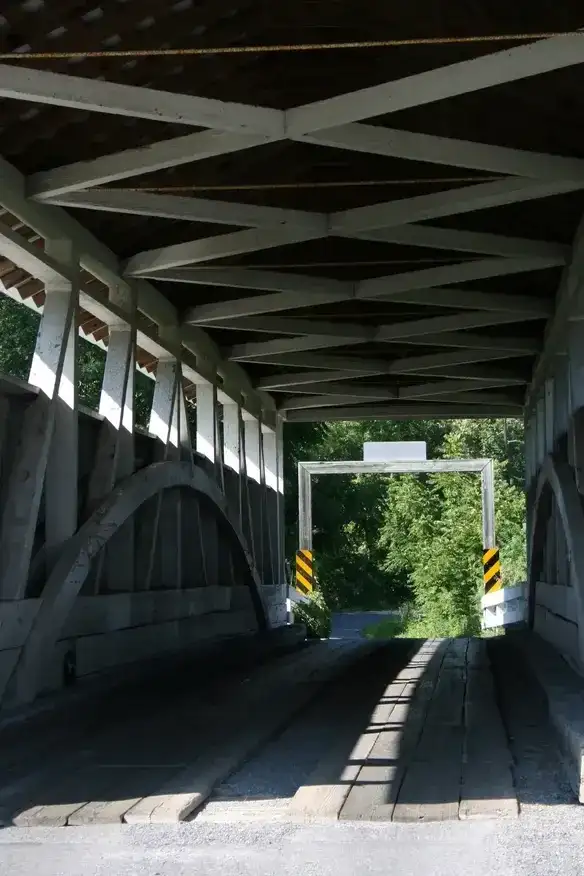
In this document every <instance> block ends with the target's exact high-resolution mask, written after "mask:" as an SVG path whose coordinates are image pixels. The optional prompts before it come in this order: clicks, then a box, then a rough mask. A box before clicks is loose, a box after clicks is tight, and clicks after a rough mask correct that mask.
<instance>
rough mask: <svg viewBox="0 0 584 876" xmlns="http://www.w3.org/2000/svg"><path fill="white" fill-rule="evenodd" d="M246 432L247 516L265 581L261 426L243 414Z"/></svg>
mask: <svg viewBox="0 0 584 876" xmlns="http://www.w3.org/2000/svg"><path fill="white" fill-rule="evenodd" d="M243 426H244V432H245V466H246V472H247V498H248V501H247V514H248V521H249V524H248V525H249V529H250V533H251V537H252V541H253V552H254V559H255V564H256V567H257V570H258V572H259V574H260V577H261V578H262V580H263V579H264V555H263V514H262V494H261V484H262V472H261V457H260V440H261V425H260V421H259V420H257V419H256V418H255V417H253V416H252V415H251V414H249V413H248V412H247V411H244V413H243Z"/></svg>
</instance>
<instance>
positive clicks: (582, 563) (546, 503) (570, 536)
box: [529, 456, 584, 662]
mask: <svg viewBox="0 0 584 876" xmlns="http://www.w3.org/2000/svg"><path fill="white" fill-rule="evenodd" d="M553 499H555V501H556V504H557V507H558V511H559V513H560V519H561V521H562V526H563V529H564V535H565V538H566V544H567V546H568V552H569V558H570V571H571V574H572V576H573V581H574V591H575V596H576V611H577V617H578V651H579V655H580V661H581V662H584V616H583V608H584V593H583V590H582V588H583V587H584V510H583V508H582V500H581V498H580V493H579V492H578V488H577V486H576V481H575V479H574V475H573V472H572V469H571V468H570V466H569V465H568V464H567V463H565V462H562V461H559V460H557V459H554V457H553V456H547V457H546V458H545V460H544V462H543V464H542V466H541V469H540V472H539V477H538V480H537V484H536V488H535V495H534V498H533V505H532V512H531V513H532V526H531V535H530V539H529V558H530V563H529V611H530V623H531V625H532V626H533V616H534V611H535V595H536V594H535V590H536V586H537V582H538V580H539V576H540V572H541V569H542V564H543V550H544V544H545V536H546V524H547V521H548V519H549V517H550V514H551V509H552V500H553Z"/></svg>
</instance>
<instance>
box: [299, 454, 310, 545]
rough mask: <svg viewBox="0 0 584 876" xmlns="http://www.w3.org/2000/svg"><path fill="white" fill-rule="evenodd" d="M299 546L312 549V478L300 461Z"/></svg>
mask: <svg viewBox="0 0 584 876" xmlns="http://www.w3.org/2000/svg"><path fill="white" fill-rule="evenodd" d="M298 548H299V549H300V550H307V551H311V550H312V478H311V475H310V472H309V471H308V469H306V468H305V467H304V466H303V465H302V463H301V462H299V463H298Z"/></svg>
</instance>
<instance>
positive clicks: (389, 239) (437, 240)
mask: <svg viewBox="0 0 584 876" xmlns="http://www.w3.org/2000/svg"><path fill="white" fill-rule="evenodd" d="M582 164H583V165H584V162H582ZM347 236H348V237H356V238H358V239H359V240H373V241H381V242H383V243H398V244H400V245H403V246H425V247H430V248H431V249H446V250H454V251H459V252H473V253H484V254H485V255H495V256H505V257H506V258H530V257H531V256H535V257H536V258H539V257H541V256H551V257H552V258H558V259H561V260H562V261H563V263H564V264H565V263H566V261H567V260H568V258H569V256H570V247H569V246H563V245H562V244H560V243H546V242H545V241H542V240H527V239H525V238H523V237H506V236H505V235H502V234H486V233H484V232H479V231H460V230H459V229H458V228H439V227H437V226H434V225H403V226H399V225H398V226H397V227H392V228H379V229H377V230H376V231H357V232H355V233H354V234H350V235H347Z"/></svg>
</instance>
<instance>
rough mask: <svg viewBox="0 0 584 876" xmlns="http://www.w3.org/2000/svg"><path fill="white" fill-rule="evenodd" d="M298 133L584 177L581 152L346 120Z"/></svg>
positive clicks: (524, 172)
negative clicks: (511, 146) (554, 151)
mask: <svg viewBox="0 0 584 876" xmlns="http://www.w3.org/2000/svg"><path fill="white" fill-rule="evenodd" d="M293 139H297V140H300V141H303V142H306V143H314V144H316V145H319V146H330V147H333V148H334V147H336V148H339V149H348V150H350V151H352V152H365V153H366V154H370V155H383V156H386V157H387V158H403V159H407V160H410V161H423V162H427V163H428V164H439V165H445V166H447V167H464V168H467V169H469V170H482V171H485V172H487V173H500V174H501V175H502V176H507V175H508V176H525V177H530V178H531V179H547V180H552V179H556V180H561V179H564V180H566V179H570V180H574V181H577V180H580V179H584V161H583V160H582V159H581V158H564V157H563V156H560V155H548V154H546V153H543V152H527V151H526V150H524V149H509V148H508V147H507V146H492V145H490V144H487V143H475V142H474V141H472V140H457V139H454V138H450V137H436V136H434V135H433V134H418V133H414V132H413V131H400V130H397V129H396V128H385V127H382V126H381V125H363V124H353V125H343V126H341V127H338V128H331V129H326V130H322V131H320V130H319V131H314V132H309V133H307V134H301V135H299V136H298V137H293Z"/></svg>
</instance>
